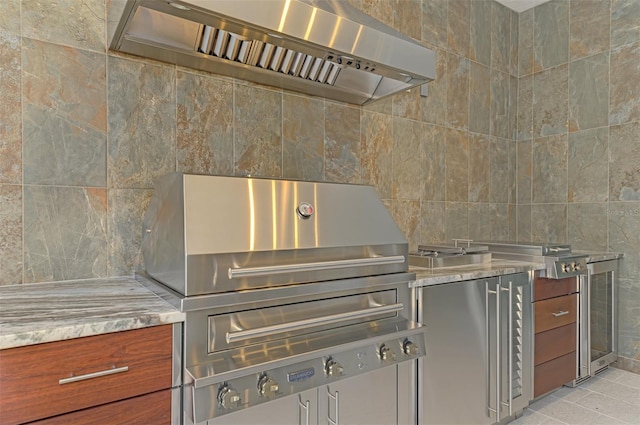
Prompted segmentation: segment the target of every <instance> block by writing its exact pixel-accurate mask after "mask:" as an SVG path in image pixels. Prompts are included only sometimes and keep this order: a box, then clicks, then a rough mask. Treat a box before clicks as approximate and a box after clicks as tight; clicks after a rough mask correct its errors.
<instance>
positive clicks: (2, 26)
mask: <svg viewBox="0 0 640 425" xmlns="http://www.w3.org/2000/svg"><path fill="white" fill-rule="evenodd" d="M17 36H20V0H4V1H2V2H0V40H2V39H4V40H7V39H9V38H14V37H17Z"/></svg>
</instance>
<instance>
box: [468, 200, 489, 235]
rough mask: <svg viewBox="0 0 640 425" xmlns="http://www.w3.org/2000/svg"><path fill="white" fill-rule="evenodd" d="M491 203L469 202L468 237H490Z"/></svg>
mask: <svg viewBox="0 0 640 425" xmlns="http://www.w3.org/2000/svg"><path fill="white" fill-rule="evenodd" d="M492 214H493V211H492V208H491V205H489V204H484V203H472V204H469V239H473V240H480V241H487V240H493V239H492V238H491V219H492V217H491V215H492Z"/></svg>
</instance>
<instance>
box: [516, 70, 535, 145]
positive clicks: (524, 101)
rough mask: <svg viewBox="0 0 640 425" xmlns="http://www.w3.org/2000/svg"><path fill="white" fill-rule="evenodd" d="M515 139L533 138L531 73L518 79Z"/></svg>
mask: <svg viewBox="0 0 640 425" xmlns="http://www.w3.org/2000/svg"><path fill="white" fill-rule="evenodd" d="M516 121H517V123H516V137H515V138H516V140H531V139H532V138H533V75H527V76H526V77H522V78H519V79H518V102H517V116H516Z"/></svg>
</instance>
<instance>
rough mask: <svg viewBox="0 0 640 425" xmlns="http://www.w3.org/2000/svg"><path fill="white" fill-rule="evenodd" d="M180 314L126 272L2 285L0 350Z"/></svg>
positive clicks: (151, 322) (179, 316)
mask: <svg viewBox="0 0 640 425" xmlns="http://www.w3.org/2000/svg"><path fill="white" fill-rule="evenodd" d="M184 319H185V315H184V313H182V312H180V311H179V310H177V309H176V308H175V307H173V306H171V305H170V304H169V303H167V302H166V301H164V300H163V299H162V298H160V297H159V296H158V295H156V294H154V293H153V292H152V291H150V290H149V289H147V288H145V287H144V286H143V285H142V284H141V283H139V282H137V281H136V280H134V279H133V278H130V277H122V278H108V279H107V278H104V279H89V280H76V281H64V282H52V283H34V284H22V285H8V286H0V349H4V348H12V347H21V346H25V345H33V344H40V343H43V342H52V341H61V340H66V339H72V338H79V337H83V336H90V335H98V334H104V333H109V332H118V331H125V330H130V329H139V328H145V327H149V326H156V325H162V324H168V323H176V322H182V321H184Z"/></svg>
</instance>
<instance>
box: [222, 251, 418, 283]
mask: <svg viewBox="0 0 640 425" xmlns="http://www.w3.org/2000/svg"><path fill="white" fill-rule="evenodd" d="M405 261H406V259H405V257H404V255H392V256H388V257H367V258H354V259H349V260H335V261H321V262H315V263H299V264H283V265H276V266H263V267H229V279H236V278H242V277H257V276H270V275H274V274H283V273H300V272H315V271H322V270H332V269H345V268H349V267H367V266H383V265H388V264H401V263H404V262H405Z"/></svg>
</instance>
